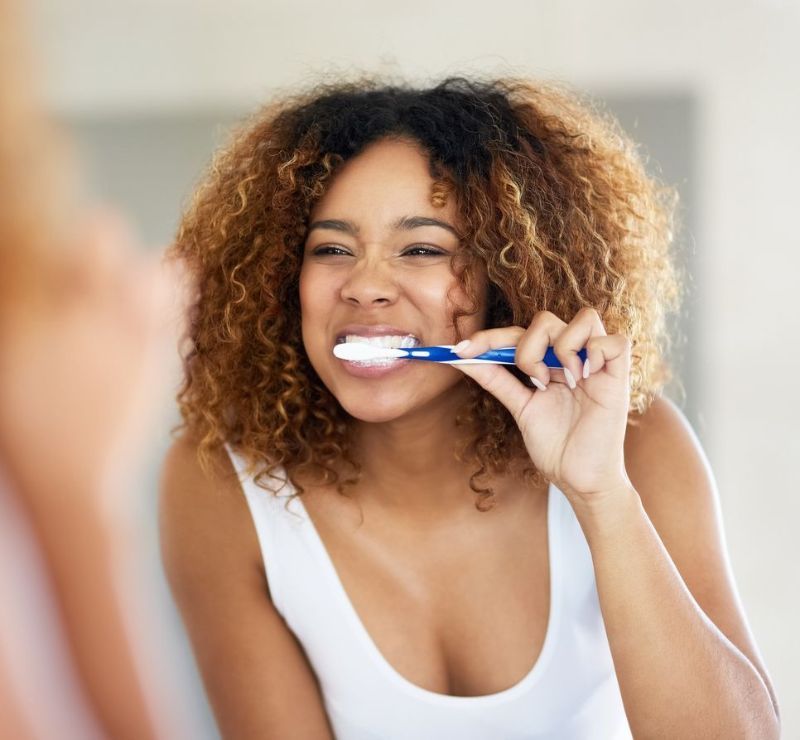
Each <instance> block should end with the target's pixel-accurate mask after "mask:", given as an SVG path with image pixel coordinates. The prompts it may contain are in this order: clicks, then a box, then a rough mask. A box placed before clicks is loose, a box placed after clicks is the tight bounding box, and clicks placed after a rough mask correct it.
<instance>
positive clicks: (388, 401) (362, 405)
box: [336, 393, 417, 424]
mask: <svg viewBox="0 0 800 740" xmlns="http://www.w3.org/2000/svg"><path fill="white" fill-rule="evenodd" d="M386 396H387V397H385V398H381V396H380V395H379V396H372V397H370V398H353V397H350V396H349V395H348V394H346V395H344V396H337V399H336V400H338V401H339V403H340V404H341V406H342V408H343V409H344V410H345V411H346V412H347V413H348V414H349V415H350V416H352V417H353V418H354V419H358V420H359V421H363V422H367V423H370V424H381V423H385V422H389V421H394V420H395V419H400V418H401V417H403V416H405V415H406V414H408V413H409V412H412V411H414V410H416V408H417V406H416V404H414V403H413V402H412V401H411V400H410V399H403V398H400V397H398V394H397V393H392V394H386Z"/></svg>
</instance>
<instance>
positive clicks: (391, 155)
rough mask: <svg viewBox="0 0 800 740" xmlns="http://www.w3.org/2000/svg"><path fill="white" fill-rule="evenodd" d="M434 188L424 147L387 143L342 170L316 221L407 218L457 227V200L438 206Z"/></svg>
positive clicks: (314, 212) (373, 221) (371, 148)
mask: <svg viewBox="0 0 800 740" xmlns="http://www.w3.org/2000/svg"><path fill="white" fill-rule="evenodd" d="M434 184H435V181H434V179H433V177H432V176H431V173H430V163H429V159H428V156H427V154H426V153H425V152H424V151H423V150H422V149H421V148H420V147H419V146H418V145H416V144H414V143H413V142H411V141H406V140H394V139H388V140H382V141H379V142H376V143H374V144H371V145H370V146H368V147H367V148H366V149H364V151H363V152H361V153H360V154H358V155H357V156H356V157H353V158H352V159H350V160H348V161H347V162H345V163H344V165H342V167H341V168H340V169H339V170H338V171H337V172H336V175H335V176H334V178H333V180H332V181H331V184H330V185H329V187H328V189H327V191H326V192H325V194H324V195H323V196H322V198H320V200H319V201H318V202H317V203H316V204H315V206H314V208H313V210H312V213H311V217H312V220H316V219H323V218H347V219H348V220H351V221H355V222H357V223H366V224H376V225H377V224H378V223H383V224H386V225H388V224H389V223H390V222H394V221H395V220H396V219H397V218H398V217H399V216H402V215H403V214H407V213H414V214H419V215H428V216H431V217H435V218H438V219H441V220H445V221H449V222H450V223H452V224H454V225H455V223H456V206H455V198H454V197H453V196H452V195H450V196H449V197H448V198H447V199H446V202H445V203H444V205H436V206H434V205H433V203H432V202H431V197H432V194H433V187H434ZM437 203H438V201H437Z"/></svg>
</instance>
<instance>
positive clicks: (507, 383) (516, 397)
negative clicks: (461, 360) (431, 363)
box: [452, 364, 533, 421]
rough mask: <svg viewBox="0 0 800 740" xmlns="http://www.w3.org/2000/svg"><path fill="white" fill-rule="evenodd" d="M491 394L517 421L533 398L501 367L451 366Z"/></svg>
mask: <svg viewBox="0 0 800 740" xmlns="http://www.w3.org/2000/svg"><path fill="white" fill-rule="evenodd" d="M452 367H455V368H457V369H459V370H460V371H461V372H462V373H464V375H467V376H468V377H470V378H472V379H473V380H474V381H475V382H476V383H478V385H480V386H481V387H482V388H483V389H484V390H486V391H488V392H489V393H491V394H492V395H493V396H494V397H495V398H496V399H497V400H498V401H500V403H502V404H503V406H505V407H506V408H507V409H508V410H509V411H510V412H511V415H512V416H513V417H514V419H515V420H517V421H519V418H520V416H521V414H522V411H523V409H524V408H525V406H526V405H527V404H528V402H529V401H530V400H531V398H532V397H533V393H532V391H531V389H530V388H526V387H525V386H524V385H523V384H522V383H521V382H520V381H519V380H517V378H515V377H514V376H513V375H512V374H511V373H510V372H509V371H508V370H507V369H506V368H505V367H503V366H502V365H488V364H486V365H483V364H480V365H478V364H476V365H453V366H452Z"/></svg>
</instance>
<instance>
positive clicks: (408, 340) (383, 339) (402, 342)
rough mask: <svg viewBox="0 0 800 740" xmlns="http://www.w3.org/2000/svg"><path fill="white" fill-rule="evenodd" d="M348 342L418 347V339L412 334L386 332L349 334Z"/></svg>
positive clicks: (380, 345) (381, 345)
mask: <svg viewBox="0 0 800 740" xmlns="http://www.w3.org/2000/svg"><path fill="white" fill-rule="evenodd" d="M345 341H346V342H366V343H367V344H374V345H376V346H378V347H392V348H394V347H403V348H406V347H416V346H417V340H416V338H415V337H413V336H411V335H410V334H407V335H402V336H401V335H397V334H394V335H392V334H385V335H382V336H377V337H362V336H359V335H358V334H348V335H347V336H346V337H345Z"/></svg>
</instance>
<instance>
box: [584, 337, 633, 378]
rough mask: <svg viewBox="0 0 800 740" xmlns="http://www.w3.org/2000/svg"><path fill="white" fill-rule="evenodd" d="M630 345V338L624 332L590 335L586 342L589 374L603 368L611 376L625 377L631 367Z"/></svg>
mask: <svg viewBox="0 0 800 740" xmlns="http://www.w3.org/2000/svg"><path fill="white" fill-rule="evenodd" d="M631 346H632V345H631V340H630V339H629V338H628V337H627V336H625V335H624V334H612V335H610V336H598V337H592V338H591V339H590V340H589V341H588V342H587V343H586V359H587V364H588V365H589V374H590V376H591V375H594V374H596V373H599V372H600V371H601V370H603V369H605V371H606V372H607V373H608V374H609V375H611V377H613V378H616V379H618V380H620V379H623V378H627V377H628V376H629V373H630V367H631Z"/></svg>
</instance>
